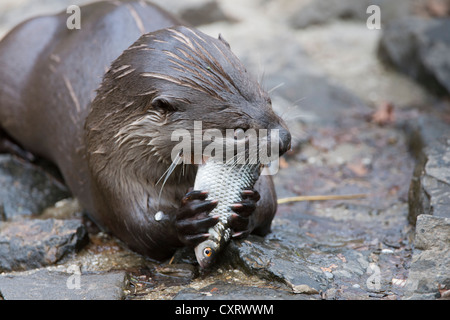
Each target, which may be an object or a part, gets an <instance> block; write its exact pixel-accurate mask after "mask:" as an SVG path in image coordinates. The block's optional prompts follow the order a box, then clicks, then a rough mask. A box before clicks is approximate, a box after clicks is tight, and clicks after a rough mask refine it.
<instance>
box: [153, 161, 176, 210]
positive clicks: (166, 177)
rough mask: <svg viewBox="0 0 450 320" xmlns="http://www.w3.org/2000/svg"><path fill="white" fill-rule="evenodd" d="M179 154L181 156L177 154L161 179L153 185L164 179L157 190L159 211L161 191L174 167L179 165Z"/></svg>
mask: <svg viewBox="0 0 450 320" xmlns="http://www.w3.org/2000/svg"><path fill="white" fill-rule="evenodd" d="M180 154H181V152H180V153H178V154H177V156H176V157H175V159H174V160H173V161H172V163H171V164H170V166H169V167H168V168H167V170H166V171H165V172H164V173H163V175H162V176H161V178H159V180H158V181H157V182H156V184H155V186H156V185H158V183H159V182H160V181H161V179H162V178H164V181H163V183H162V185H161V189H160V190H159V195H158V209H159V203H160V200H161V194H162V191H163V190H164V186H165V185H166V182H167V180H168V179H169V177H170V176H171V175H172V173H173V171H174V170H175V168H176V166H177V165H178V164H179V163H180V160H182V157H181V156H180Z"/></svg>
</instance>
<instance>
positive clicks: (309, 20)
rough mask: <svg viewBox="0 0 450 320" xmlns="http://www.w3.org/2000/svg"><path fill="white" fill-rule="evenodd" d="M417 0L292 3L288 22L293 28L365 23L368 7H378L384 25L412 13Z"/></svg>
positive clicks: (319, 0)
mask: <svg viewBox="0 0 450 320" xmlns="http://www.w3.org/2000/svg"><path fill="white" fill-rule="evenodd" d="M419 2H420V1H418V0H413V1H411V0H399V1H389V0H316V1H298V2H294V5H293V8H292V10H291V11H289V12H290V13H291V14H290V18H289V19H288V21H289V22H290V24H291V26H292V27H294V28H306V27H308V26H310V25H316V24H324V23H327V22H329V21H330V20H335V19H357V20H363V21H366V20H367V19H368V18H369V16H370V15H371V14H372V12H370V13H367V8H368V7H369V6H370V5H376V6H379V7H380V12H381V22H382V24H385V23H387V22H389V21H391V20H393V19H396V18H398V17H402V16H408V15H410V14H411V13H412V12H413V11H414V6H415V5H417V4H418V3H419Z"/></svg>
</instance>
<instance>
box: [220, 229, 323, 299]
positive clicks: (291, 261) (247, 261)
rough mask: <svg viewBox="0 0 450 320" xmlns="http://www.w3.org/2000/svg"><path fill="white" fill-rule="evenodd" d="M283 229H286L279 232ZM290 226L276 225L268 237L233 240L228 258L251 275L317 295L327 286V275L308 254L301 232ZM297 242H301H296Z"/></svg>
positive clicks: (300, 291) (297, 291) (228, 251)
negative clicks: (308, 257)
mask: <svg viewBox="0 0 450 320" xmlns="http://www.w3.org/2000/svg"><path fill="white" fill-rule="evenodd" d="M280 229H282V230H283V232H280ZM288 229H289V228H288V227H286V228H285V227H281V228H279V227H277V229H275V230H276V231H274V232H273V233H272V234H271V236H270V237H269V238H260V237H256V236H250V237H249V238H247V239H246V240H243V241H239V242H237V241H234V242H232V243H230V245H229V248H228V250H227V254H230V255H231V256H229V257H227V258H226V259H225V260H228V261H232V264H233V265H236V266H238V267H239V268H241V269H243V270H245V271H246V272H247V273H249V274H252V275H258V276H259V277H262V278H264V279H268V280H271V281H280V282H283V283H285V284H287V285H288V286H289V287H290V288H291V289H292V292H293V293H304V294H317V293H318V292H319V291H322V290H325V289H326V288H327V286H328V281H327V278H326V276H325V275H324V274H323V272H322V271H321V269H320V266H319V265H318V264H316V263H315V261H311V260H307V259H306V258H305V257H306V256H308V255H309V254H311V252H310V250H306V252H307V253H305V251H304V250H302V249H301V247H302V246H303V245H305V244H304V243H301V242H302V241H301V240H300V237H299V235H298V234H297V235H294V234H293V233H291V232H292V231H293V232H295V231H294V230H290V231H291V232H289V230H288ZM295 241H297V242H298V243H295Z"/></svg>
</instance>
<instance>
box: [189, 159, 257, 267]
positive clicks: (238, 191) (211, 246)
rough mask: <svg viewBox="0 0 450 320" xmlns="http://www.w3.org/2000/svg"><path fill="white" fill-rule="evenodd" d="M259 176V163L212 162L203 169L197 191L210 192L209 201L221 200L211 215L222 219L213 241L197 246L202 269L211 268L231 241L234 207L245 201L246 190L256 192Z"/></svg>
mask: <svg viewBox="0 0 450 320" xmlns="http://www.w3.org/2000/svg"><path fill="white" fill-rule="evenodd" d="M259 175H260V165H259V164H240V165H236V164H226V163H221V162H218V161H214V160H209V161H207V162H206V163H205V164H203V165H201V166H199V168H198V171H197V176H196V178H195V184H194V190H204V191H208V198H207V199H208V200H217V201H218V204H217V206H216V207H215V208H214V210H212V211H211V212H210V214H209V215H210V216H212V215H214V216H216V215H218V216H219V221H218V222H217V224H216V225H215V226H214V227H212V228H210V229H209V230H208V233H209V234H210V236H209V238H208V239H207V240H205V241H203V242H202V243H200V244H199V245H198V246H197V247H195V256H196V258H197V261H198V263H199V264H200V267H201V268H208V267H209V266H211V265H212V264H213V263H214V261H215V260H216V258H217V256H218V253H219V252H220V251H221V250H222V249H223V248H224V247H225V246H226V245H227V244H228V242H229V241H230V239H231V233H232V231H231V228H230V225H229V223H228V219H229V217H230V216H231V215H232V214H233V211H232V210H231V208H230V205H232V204H235V203H238V202H240V201H242V191H243V190H249V189H253V186H254V184H255V182H256V180H258V178H259Z"/></svg>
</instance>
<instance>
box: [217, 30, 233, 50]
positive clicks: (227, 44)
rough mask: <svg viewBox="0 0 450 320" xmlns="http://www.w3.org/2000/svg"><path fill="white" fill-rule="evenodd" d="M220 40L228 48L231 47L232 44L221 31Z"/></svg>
mask: <svg viewBox="0 0 450 320" xmlns="http://www.w3.org/2000/svg"><path fill="white" fill-rule="evenodd" d="M219 40H220V41H222V43H223V44H224V45H226V46H227V47H228V49H231V47H230V44H229V43H228V41H227V40H225V39H224V38H223V37H222V35H221V34H220V33H219Z"/></svg>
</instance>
